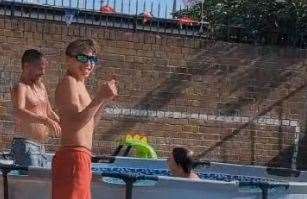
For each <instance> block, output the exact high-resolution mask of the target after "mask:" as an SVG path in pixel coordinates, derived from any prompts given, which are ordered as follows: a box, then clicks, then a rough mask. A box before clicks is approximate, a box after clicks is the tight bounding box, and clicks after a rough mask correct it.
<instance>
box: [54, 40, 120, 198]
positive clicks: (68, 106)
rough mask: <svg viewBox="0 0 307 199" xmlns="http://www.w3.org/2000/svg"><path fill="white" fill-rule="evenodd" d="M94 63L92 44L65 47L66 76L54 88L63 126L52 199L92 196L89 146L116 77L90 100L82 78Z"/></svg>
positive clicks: (81, 42)
mask: <svg viewBox="0 0 307 199" xmlns="http://www.w3.org/2000/svg"><path fill="white" fill-rule="evenodd" d="M96 62H97V57H96V48H95V44H94V42H93V41H92V40H90V39H82V40H81V39H79V40H76V41H74V42H72V43H70V44H69V45H68V47H67V48H66V64H65V67H66V69H67V72H66V75H65V76H64V78H63V79H62V81H61V82H60V83H59V84H58V87H57V89H56V94H55V97H56V105H57V107H58V109H59V113H60V118H61V122H60V126H61V128H62V134H61V135H62V137H61V147H60V149H59V150H58V151H57V152H56V154H55V156H54V158H53V163H52V198H53V199H90V198H91V186H90V184H91V177H92V173H91V157H92V156H91V149H92V137H93V132H94V127H95V125H96V124H97V122H98V121H99V120H100V117H101V113H102V111H103V109H104V105H106V104H107V103H109V102H110V101H112V100H113V99H114V97H116V96H117V89H116V85H115V80H111V81H107V82H105V83H103V84H102V85H100V89H99V90H98V92H97V94H96V95H95V96H94V98H93V99H91V97H90V95H89V93H88V91H87V89H86V87H85V81H86V80H87V79H88V78H89V76H90V74H91V72H92V71H93V69H94V67H95V64H96Z"/></svg>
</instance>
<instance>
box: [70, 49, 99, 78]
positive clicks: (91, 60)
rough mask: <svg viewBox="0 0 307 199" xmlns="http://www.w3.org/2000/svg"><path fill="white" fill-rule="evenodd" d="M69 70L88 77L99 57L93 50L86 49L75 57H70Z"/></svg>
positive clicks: (79, 75)
mask: <svg viewBox="0 0 307 199" xmlns="http://www.w3.org/2000/svg"><path fill="white" fill-rule="evenodd" d="M68 59H69V62H70V63H69V68H68V70H69V71H70V72H71V73H73V74H75V75H77V76H78V77H79V78H82V79H87V78H88V77H89V76H90V74H91V73H92V71H93V70H94V67H95V65H96V63H97V60H98V59H97V57H96V55H95V54H94V53H93V52H92V51H90V50H89V51H85V52H83V53H80V54H78V55H76V56H73V57H68Z"/></svg>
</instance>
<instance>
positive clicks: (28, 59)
mask: <svg viewBox="0 0 307 199" xmlns="http://www.w3.org/2000/svg"><path fill="white" fill-rule="evenodd" d="M43 57H44V54H43V53H41V52H40V51H38V50H36V49H29V50H26V51H25V52H24V53H23V55H22V58H21V66H22V69H23V68H24V65H25V64H26V63H30V64H31V63H34V62H36V61H39V60H41V59H42V58H43Z"/></svg>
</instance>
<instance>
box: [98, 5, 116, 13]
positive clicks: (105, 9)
mask: <svg viewBox="0 0 307 199" xmlns="http://www.w3.org/2000/svg"><path fill="white" fill-rule="evenodd" d="M100 12H102V13H104V14H111V13H115V10H114V9H113V8H112V7H111V6H108V5H106V6H103V7H101V8H100Z"/></svg>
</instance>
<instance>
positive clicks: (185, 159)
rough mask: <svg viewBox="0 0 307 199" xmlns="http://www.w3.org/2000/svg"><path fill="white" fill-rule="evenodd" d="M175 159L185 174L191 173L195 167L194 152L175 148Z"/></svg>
mask: <svg viewBox="0 0 307 199" xmlns="http://www.w3.org/2000/svg"><path fill="white" fill-rule="evenodd" d="M172 154H173V157H174V160H175V162H176V164H177V165H179V166H180V167H181V168H182V169H183V171H184V172H185V173H188V174H189V173H191V171H192V169H193V167H194V164H195V163H194V158H193V152H192V151H191V150H188V149H186V148H183V147H175V148H173V152H172Z"/></svg>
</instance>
